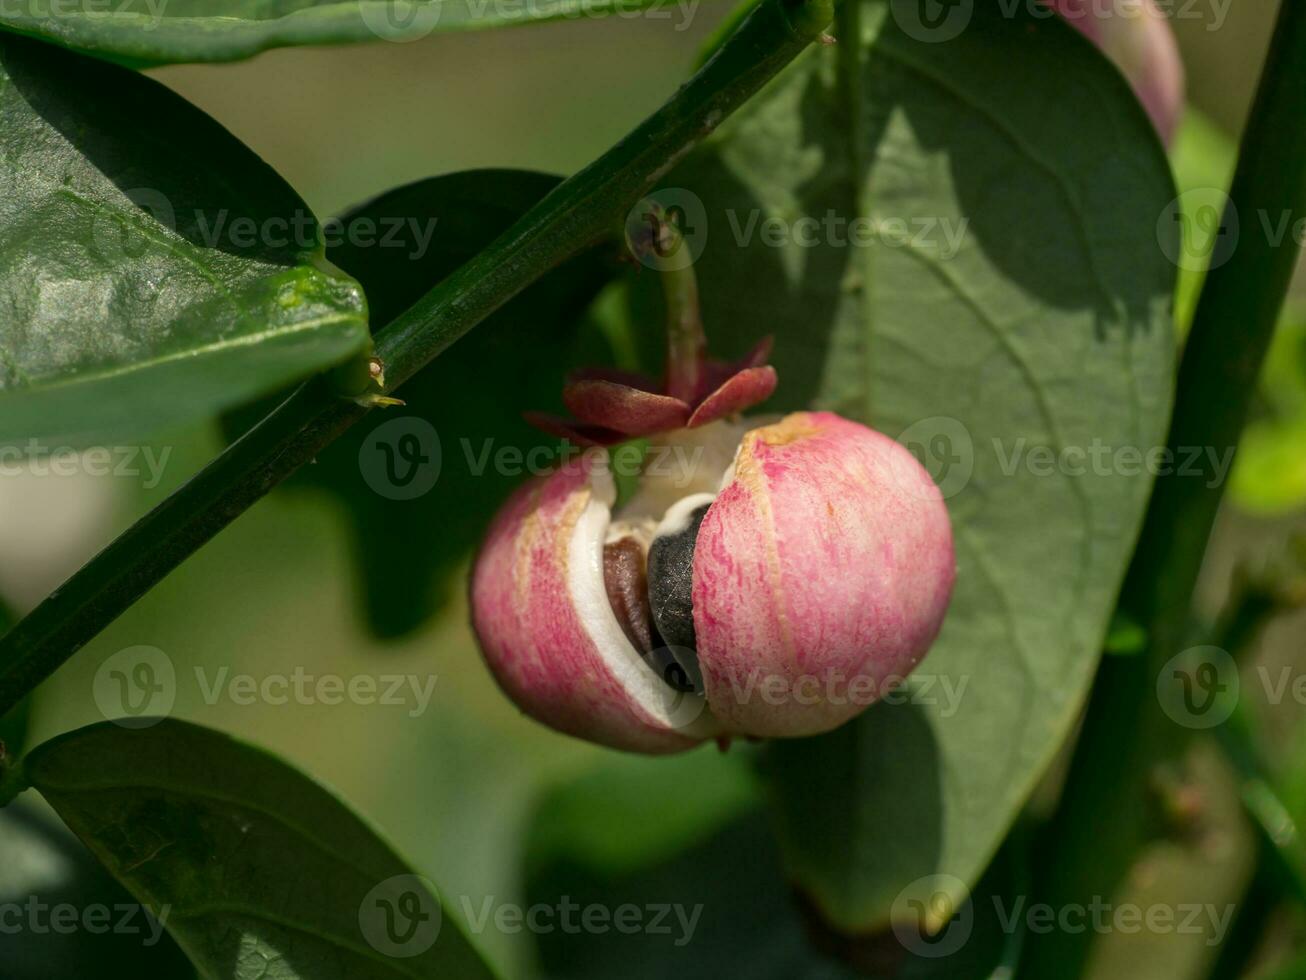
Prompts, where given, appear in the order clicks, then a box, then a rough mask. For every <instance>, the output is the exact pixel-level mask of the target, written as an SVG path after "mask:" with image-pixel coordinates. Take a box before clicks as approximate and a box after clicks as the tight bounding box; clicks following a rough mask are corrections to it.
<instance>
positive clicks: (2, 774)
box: [0, 758, 28, 809]
mask: <svg viewBox="0 0 1306 980" xmlns="http://www.w3.org/2000/svg"><path fill="white" fill-rule="evenodd" d="M27 787H28V782H27V774H26V773H25V772H24V771H23V764H22V763H21V762H18V761H16V760H14V759H12V758H4V759H0V809H2V808H4V807H7V806H8V805H9V804H10V803H12V802H13V801H14V800H15V799H16V798H17V797H18V794H19V793H21V792H22V791H23V790H25V789H27Z"/></svg>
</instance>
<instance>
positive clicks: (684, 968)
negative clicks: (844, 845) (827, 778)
mask: <svg viewBox="0 0 1306 980" xmlns="http://www.w3.org/2000/svg"><path fill="white" fill-rule="evenodd" d="M749 754H750V753H747V752H746V751H741V748H740V747H736V748H734V749H732V750H731V751H730V752H729V753H728V754H727V755H721V754H719V753H717V752H715V751H713V750H711V749H702V750H699V751H697V752H693V753H689V754H686V755H682V756H676V757H673V758H657V759H647V758H635V757H629V756H623V757H619V758H613V759H612V760H610V761H608V762H606V763H605V764H603V765H602V766H601V767H598V768H596V769H594V770H592V771H589V772H586V773H583V774H581V775H580V776H579V777H577V778H574V779H572V780H569V781H567V782H565V783H562V784H559V785H557V786H554V787H552V788H551V789H550V790H549V792H548V793H547V794H546V795H545V796H544V798H543V799H542V800H541V801H540V803H539V804H538V805H537V807H536V809H535V812H534V815H533V817H532V820H531V824H530V829H529V831H528V833H527V838H526V860H525V873H524V880H525V883H526V904H527V907H528V908H529V907H542V908H548V909H554V910H557V912H556V914H557V915H559V916H560V915H561V914H562V910H563V909H565V908H567V907H568V905H567V904H566V903H570V908H571V916H572V917H573V920H575V921H579V922H584V921H585V916H586V915H591V916H593V915H597V914H600V913H598V912H597V911H596V912H587V911H586V910H587V909H595V910H599V909H603V910H607V912H606V917H607V918H610V919H612V920H614V922H613V924H612V925H611V926H610V927H608V928H596V929H593V930H590V931H589V932H590V934H589V935H587V936H586V937H585V941H584V942H583V943H582V942H577V941H576V939H575V937H574V936H572V935H570V934H568V932H567V928H566V922H565V921H564V922H562V923H561V924H560V926H559V927H558V928H555V929H553V930H540V931H539V932H538V933H537V935H536V943H537V947H538V950H539V958H540V962H541V966H542V968H543V973H544V975H545V976H547V977H549V978H553V980H562V978H569V980H590V978H593V980H607V978H609V977H614V976H621V977H623V978H630V980H641V978H649V980H661V978H665V977H678V978H682V977H683V978H685V980H698V978H702V980H716V978H718V977H722V976H730V977H735V976H746V977H749V978H755V980H799V978H801V980H845V978H852V977H854V976H859V975H860V976H895V977H903V978H917V980H927V978H939V980H942V978H947V980H972V978H973V980H980V978H985V977H988V976H989V975H990V972H991V971H992V969H993V967H994V965H995V964H996V963H997V962H998V960H999V959H1000V958H1002V957H1003V956H1004V954H1005V952H1006V947H1009V946H1010V945H1011V939H1012V937H1013V936H1014V935H1015V933H1014V931H1013V930H1010V929H1008V930H1004V928H1003V916H1004V915H1008V916H1013V917H1014V918H1016V919H1018V918H1019V915H1020V909H1021V906H1019V905H1016V904H1013V902H1014V900H1013V898H1012V897H1011V895H1010V892H1013V891H1019V889H1018V888H1017V884H1018V882H1017V880H1016V877H1015V875H1014V874H1013V871H1014V868H1013V864H1014V862H1012V861H1007V862H1003V863H1002V864H1001V866H1000V870H999V872H998V873H995V874H990V875H989V876H988V878H989V880H988V881H986V882H985V883H984V886H983V890H982V892H980V891H977V894H976V896H975V898H974V900H973V902H972V903H971V904H970V905H968V906H966V907H965V908H963V909H961V910H959V912H958V915H957V921H956V923H955V925H954V926H953V929H955V931H952V930H949V932H948V933H947V934H946V935H945V936H944V937H943V939H942V940H931V939H928V938H922V937H921V936H920V935H919V933H913V932H911V931H905V930H904V931H901V932H900V933H892V932H889V933H883V932H882V933H877V934H874V935H866V936H839V935H836V934H834V933H832V932H830V931H829V930H827V929H825V928H824V926H822V925H821V924H820V923H819V922H814V921H811V920H810V919H807V917H806V916H805V909H804V908H803V905H802V902H801V900H800V901H795V896H794V895H793V893H792V891H791V889H790V888H789V887H787V885H786V882H785V880H784V874H783V871H782V868H781V862H780V854H779V852H778V849H777V847H776V843H775V840H774V837H773V835H771V834H770V833H769V831H768V828H767V826H766V822H765V821H764V819H763V815H762V812H761V807H760V806H759V804H760V800H759V799H758V797H757V795H756V793H755V790H754V787H753V781H752V778H751V774H750V773H749V767H748V765H747V762H748V759H747V756H748V755H749ZM998 887H1001V888H1003V889H1004V890H1005V891H1006V892H1007V894H1003V895H1002V897H1001V904H1000V903H999V899H998V893H997V891H996V889H997V888H998ZM1023 893H1024V894H1028V886H1027V883H1026V884H1025V887H1024V891H1023ZM617 910H624V914H625V915H627V916H633V917H634V918H635V920H637V921H636V922H634V923H626V924H625V928H624V929H622V928H617V927H616V922H615V920H616V918H617V915H618V914H619V913H618V911H617ZM655 917H656V919H655ZM805 919H807V920H806V921H805ZM1007 933H1010V934H1007ZM854 963H855V964H858V965H860V966H861V967H862V970H861V972H860V973H859V972H855V971H854V970H853V969H851V968H850V964H854ZM994 975H995V976H996V975H997V974H994Z"/></svg>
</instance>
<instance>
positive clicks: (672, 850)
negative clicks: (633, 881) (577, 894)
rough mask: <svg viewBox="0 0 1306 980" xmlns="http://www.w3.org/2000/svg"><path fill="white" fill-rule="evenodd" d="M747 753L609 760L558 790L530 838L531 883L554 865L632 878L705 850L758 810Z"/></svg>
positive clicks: (542, 806) (540, 807)
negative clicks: (736, 822)
mask: <svg viewBox="0 0 1306 980" xmlns="http://www.w3.org/2000/svg"><path fill="white" fill-rule="evenodd" d="M758 802H759V799H758V793H757V786H756V780H755V779H754V777H753V774H752V773H751V771H750V769H749V766H748V764H747V762H746V760H745V759H744V756H743V753H742V752H740V751H734V752H730V753H724V754H723V753H719V752H716V751H713V750H711V749H701V750H699V751H695V752H688V753H685V754H683V755H679V756H672V757H667V758H662V757H658V758H649V757H644V756H632V755H613V756H609V757H605V759H604V762H603V764H602V765H600V766H596V767H595V768H594V769H592V770H590V771H587V772H584V773H582V774H580V775H579V776H577V777H575V778H573V779H571V780H570V781H568V782H566V783H562V784H560V785H558V786H555V787H552V788H551V789H550V790H549V792H548V793H546V794H545V795H544V796H543V798H542V799H541V800H540V801H539V802H538V804H537V805H536V808H535V815H534V819H533V820H532V822H531V827H530V832H529V834H528V836H527V840H526V870H527V875H528V877H529V876H530V875H532V874H534V873H535V872H536V871H538V870H540V869H542V868H545V867H547V866H549V865H552V864H554V863H556V862H564V863H567V864H571V865H576V866H578V867H581V868H584V869H586V870H588V871H592V872H593V873H595V874H609V875H622V874H630V873H633V872H636V871H639V870H641V869H643V868H646V867H648V866H650V865H653V864H656V863H657V862H659V861H662V860H666V859H668V858H671V857H673V856H675V855H676V854H678V853H679V852H681V851H683V850H685V849H686V848H688V847H690V846H692V845H695V844H701V843H702V842H703V841H705V840H706V839H708V838H709V837H710V836H711V835H712V834H713V833H715V832H716V831H718V830H720V829H721V827H723V826H725V825H726V824H727V823H729V822H730V821H731V820H733V819H734V818H736V817H739V816H741V815H742V814H744V813H747V812H751V811H753V810H755V809H756V808H757V804H758Z"/></svg>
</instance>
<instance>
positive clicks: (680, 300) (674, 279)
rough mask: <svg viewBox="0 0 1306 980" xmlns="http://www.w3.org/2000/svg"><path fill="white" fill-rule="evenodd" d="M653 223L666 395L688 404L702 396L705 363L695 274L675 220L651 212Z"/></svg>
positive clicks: (683, 237)
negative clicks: (664, 332) (663, 321)
mask: <svg viewBox="0 0 1306 980" xmlns="http://www.w3.org/2000/svg"><path fill="white" fill-rule="evenodd" d="M650 217H651V220H652V221H653V222H654V223H655V224H656V225H657V231H656V232H655V235H656V241H655V242H654V249H655V255H654V257H653V261H654V264H655V265H656V267H657V270H658V278H659V279H661V280H662V296H663V299H664V300H665V302H666V307H667V369H666V390H667V394H668V395H670V396H671V397H673V398H679V399H680V400H681V401H685V402H689V403H690V404H691V405H692V404H694V403H695V402H697V401H698V399H699V398H700V397H701V396H702V395H703V390H702V389H703V371H704V368H705V367H706V365H707V336H706V334H705V333H704V331H703V314H702V310H701V309H700V307H699V302H698V277H697V276H695V275H694V263H693V260H692V257H691V256H690V254H689V251H688V250H689V245H688V244H687V243H686V242H685V236H684V235H682V234H681V233H680V229H679V228H677V227H676V223H675V222H674V221H672V220H671V219H670V218H669V217H667V216H665V215H662V214H659V213H653V214H651V215H650Z"/></svg>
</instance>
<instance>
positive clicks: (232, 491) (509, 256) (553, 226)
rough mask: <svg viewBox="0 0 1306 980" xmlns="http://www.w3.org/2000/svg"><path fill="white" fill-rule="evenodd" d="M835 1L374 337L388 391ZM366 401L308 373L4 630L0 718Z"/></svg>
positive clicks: (723, 113)
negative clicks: (340, 394)
mask: <svg viewBox="0 0 1306 980" xmlns="http://www.w3.org/2000/svg"><path fill="white" fill-rule="evenodd" d="M831 13H832V12H831V0H766V2H764V3H763V4H761V5H760V6H759V7H758V8H757V9H756V10H754V11H753V12H752V13H751V14H750V15H749V16H748V18H747V19H745V20H744V22H743V23H742V24H740V26H739V29H738V30H737V31H735V33H734V34H733V35H732V36H731V38H730V39H729V41H727V42H726V43H725V44H724V45H723V46H722V47H721V48H720V49H719V50H718V51H717V52H716V54H715V55H714V56H713V57H712V58H711V59H710V60H709V61H708V62H707V63H706V64H704V65H703V67H702V68H701V69H700V70H699V71H698V72H697V73H696V74H695V75H694V76H693V78H691V79H690V80H689V82H687V83H686V84H685V85H684V86H683V87H682V88H681V89H680V90H679V91H678V92H677V93H676V94H675V95H674V96H673V97H672V98H671V100H670V101H668V102H667V103H666V104H665V105H663V106H662V108H660V109H659V110H658V111H657V112H655V113H654V114H653V115H652V116H650V117H649V118H648V119H647V120H645V121H644V122H643V123H642V124H641V125H640V126H638V127H637V128H636V129H635V130H634V131H632V132H631V133H630V134H629V135H628V136H626V138H625V139H623V140H622V141H621V142H620V143H618V144H617V145H616V146H614V147H612V148H611V149H610V150H608V151H607V152H606V153H604V154H603V156H601V157H599V159H597V160H596V161H595V162H594V163H592V164H590V165H589V166H588V167H586V168H585V169H584V170H582V171H580V172H579V173H577V174H575V175H573V176H572V177H570V178H568V179H567V180H565V181H563V183H561V184H560V185H558V187H556V188H555V189H554V190H553V191H552V192H551V193H550V194H549V195H548V196H547V197H545V198H544V200H542V201H540V202H539V204H537V205H536V206H535V207H533V208H532V209H531V210H530V211H529V212H528V213H527V214H526V215H524V216H523V217H522V218H521V220H519V221H518V222H517V223H516V224H514V225H513V226H512V227H511V228H509V229H508V230H507V231H506V232H505V233H504V234H503V235H501V236H500V237H499V238H497V239H496V240H495V241H494V242H492V243H491V244H490V245H489V246H488V247H487V248H486V249H485V250H484V251H482V252H481V253H479V254H478V255H477V256H476V257H475V258H473V259H472V260H471V261H469V262H468V263H467V264H466V265H464V266H462V267H461V268H459V269H458V270H457V271H455V272H454V273H453V274H451V275H450V276H449V277H448V278H446V279H445V280H443V281H442V282H440V283H439V284H438V285H437V286H436V287H435V288H434V289H432V290H431V291H430V292H429V293H427V294H426V295H425V296H424V297H423V298H422V299H420V300H419V301H418V302H417V303H416V304H415V305H414V306H412V307H411V308H410V309H409V310H407V311H406V312H405V313H403V314H402V315H401V316H399V317H398V318H397V319H396V320H395V321H394V322H393V323H392V324H390V326H389V327H387V328H386V329H385V330H383V331H381V332H380V333H379V334H378V336H377V343H376V353H377V356H378V357H379V358H380V359H381V361H382V362H383V363H384V365H385V375H386V388H385V390H386V392H387V393H388V392H390V391H392V390H393V389H395V388H396V387H398V386H399V385H402V384H403V383H404V382H405V381H407V380H408V379H410V378H411V377H412V376H413V375H414V374H416V373H417V372H418V371H419V370H421V369H422V368H423V367H424V366H425V365H426V364H428V363H429V362H430V361H431V360H433V359H434V358H435V357H437V356H438V355H439V354H441V353H442V352H443V351H444V350H446V349H447V348H448V347H449V345H451V344H452V343H453V342H454V341H456V340H457V339H458V338H459V337H461V336H463V335H464V334H466V333H467V331H469V330H471V329H472V328H473V327H474V326H476V325H477V324H478V323H480V322H481V321H482V320H484V319H485V318H486V317H488V316H489V315H490V314H491V313H493V312H494V311H495V310H497V309H498V308H499V307H501V306H502V305H503V304H504V303H506V302H507V301H508V300H510V299H512V297H513V296H515V295H516V294H517V293H518V292H520V291H521V290H522V289H524V288H525V287H527V286H528V285H530V284H531V283H532V282H534V281H535V280H537V279H539V278H540V277H541V276H542V275H544V274H545V273H546V272H548V271H549V270H550V269H552V268H554V267H555V266H557V265H558V264H559V263H561V262H562V261H563V260H565V259H567V258H568V257H570V256H571V255H573V254H575V253H576V252H578V251H580V250H581V249H583V248H585V247H587V246H588V245H591V244H592V243H594V242H595V241H598V240H599V239H601V238H603V237H604V236H605V235H607V234H608V233H610V232H611V231H613V230H615V229H616V228H617V227H619V226H620V223H621V220H622V218H623V217H624V216H625V214H626V212H627V211H628V210H629V209H630V208H631V207H632V206H633V205H634V204H635V203H636V202H637V201H639V200H640V199H641V198H642V197H643V196H644V195H646V194H647V193H648V192H649V191H650V190H651V189H652V188H653V187H654V185H655V183H656V182H657V180H658V179H659V178H660V177H661V176H662V175H663V174H664V173H665V172H666V170H667V167H668V165H669V163H670V162H672V161H675V160H677V159H679V158H680V157H681V156H682V155H683V154H684V153H686V152H687V151H688V150H689V149H690V148H691V147H693V146H694V145H695V144H697V143H698V142H699V141H700V140H702V139H703V138H704V137H705V136H707V135H708V134H709V133H711V132H712V131H713V130H714V129H715V128H716V126H717V125H719V124H720V122H721V121H722V120H723V119H725V118H726V117H727V116H728V115H729V114H730V113H731V112H733V111H734V110H735V109H737V108H738V107H739V106H740V105H741V104H743V103H744V102H745V101H746V100H747V99H748V98H749V96H751V95H752V94H753V93H754V92H756V91H757V90H758V89H759V88H760V87H761V86H762V85H763V84H764V83H765V82H766V81H767V80H768V79H770V78H771V77H773V76H774V75H775V74H776V73H777V72H778V71H780V69H781V68H783V67H784V66H785V65H786V64H788V63H789V62H790V61H792V60H793V59H794V58H795V57H797V55H798V54H799V53H800V52H801V51H802V50H803V49H804V48H806V47H807V45H808V44H810V43H811V41H812V40H814V39H815V38H816V37H818V36H819V35H820V34H821V32H822V31H823V30H824V29H825V27H826V26H827V25H828V23H829V21H830V17H831ZM366 412H367V409H365V408H362V407H360V406H358V405H356V404H354V403H353V402H349V401H341V400H340V399H338V398H335V397H333V396H332V395H331V394H330V392H329V391H328V390H327V389H326V387H325V386H324V385H321V384H320V383H315V382H310V383H308V384H306V385H304V386H303V387H301V388H300V389H299V390H298V391H296V392H295V394H293V395H292V396H291V397H290V398H289V399H288V400H287V401H286V402H284V403H283V404H282V405H281V406H280V407H279V408H277V409H276V410H275V411H274V412H273V413H272V414H271V415H269V416H268V417H267V418H265V419H264V420H263V421H262V422H260V423H259V424H258V426H256V427H255V428H254V429H253V430H251V431H250V432H249V433H247V434H246V435H245V436H244V437H243V438H241V439H240V440H239V441H237V442H236V443H234V444H232V445H231V446H230V447H229V448H228V449H227V450H226V451H225V452H224V453H222V454H221V455H220V456H219V457H218V458H217V459H215V460H214V461H213V462H211V463H210V464H209V465H208V466H206V467H205V468H204V469H203V470H201V471H200V472H199V474H197V475H196V476H195V477H194V478H193V479H191V481H190V482H189V483H187V484H186V485H185V486H183V487H182V488H180V489H179V490H178V491H177V492H176V493H174V494H173V495H172V496H171V497H169V498H168V499H167V500H166V501H164V502H163V503H162V504H160V505H159V506H158V507H156V508H155V509H154V510H153V511H151V512H150V513H149V514H147V515H146V516H145V517H143V518H142V519H141V520H140V521H138V522H137V523H136V524H135V525H133V526H132V527H131V528H129V529H128V530H127V531H126V532H125V533H124V534H123V535H122V536H121V537H119V538H118V539H117V540H115V541H114V542H113V543H112V544H110V545H109V546H108V547H107V548H105V549H104V551H102V552H100V553H99V554H98V555H97V556H96V557H95V558H93V559H91V561H90V563H89V564H87V565H86V566H85V567H83V568H82V569H81V570H80V571H78V572H77V573H76V574H75V575H73V577H72V578H70V579H69V580H68V581H67V582H65V583H64V584H63V585H62V586H60V587H59V588H58V589H57V590H56V591H55V592H53V593H52V594H51V595H50V596H48V597H47V598H46V599H45V600H44V601H43V602H42V603H41V604H40V605H39V606H37V607H36V609H34V610H33V611H32V612H31V613H30V614H29V615H28V616H27V617H26V618H25V619H23V620H22V621H21V622H20V623H19V624H18V625H17V626H15V627H14V628H13V629H11V630H10V631H9V632H8V633H6V634H5V635H4V637H3V638H0V715H3V714H4V713H5V712H6V711H8V709H9V708H11V707H12V706H13V705H15V704H16V703H17V702H18V701H19V700H20V699H21V698H22V697H23V695H24V694H26V693H27V692H28V691H30V690H31V689H32V688H34V687H35V686H36V685H37V684H39V683H40V682H41V681H42V680H44V679H45V678H46V677H48V676H49V675H50V674H51V673H53V672H54V670H55V669H56V668H58V667H59V665H60V664H62V663H63V662H64V661H66V660H67V659H68V658H69V657H71V656H72V655H73V654H74V653H75V652H76V651H77V650H78V649H79V648H81V647H82V646H83V645H84V644H85V643H86V642H87V641H89V640H90V639H91V638H93V637H94V636H95V635H96V634H98V633H99V632H100V631H101V630H102V629H104V628H105V626H107V625H108V624H109V623H111V622H112V621H113V620H114V619H116V618H117V617H118V616H119V615H121V614H122V613H123V611H124V610H126V609H127V608H129V607H130V606H131V605H132V604H133V603H134V602H135V601H136V600H137V599H139V598H140V597H141V596H143V595H144V594H145V593H146V592H148V591H149V590H150V589H151V588H153V586H154V585H156V584H157V583H158V582H159V581H160V580H161V579H162V578H163V577H164V576H165V575H167V574H168V573H169V572H170V571H172V570H173V569H174V568H176V567H177V566H178V565H180V564H181V563H182V562H183V561H184V560H185V559H186V558H187V557H189V556H190V555H191V554H193V553H194V552H195V551H197V550H198V549H199V548H200V547H201V546H202V545H203V544H204V543H205V542H207V541H208V540H209V539H210V538H212V537H213V536H214V535H215V534H217V533H218V532H219V531H220V530H222V528H224V527H226V526H227V525H228V524H230V523H231V522H232V521H233V520H234V519H235V518H236V517H238V516H239V515H240V514H242V513H243V512H244V511H245V510H246V509H248V508H249V507H250V506H251V505H252V504H253V503H254V502H255V501H257V500H258V499H259V498H261V497H262V496H263V495H264V494H266V493H267V492H268V491H270V490H271V489H272V488H273V487H275V486H276V485H277V484H278V483H280V482H281V481H282V480H284V479H285V478H286V477H288V476H289V475H290V474H291V473H293V472H294V471H295V470H297V469H298V468H299V467H300V466H302V465H303V464H304V463H307V462H308V461H309V460H311V459H312V458H313V457H314V456H315V455H316V454H317V453H318V452H320V451H321V450H322V449H323V448H325V447H326V446H327V445H329V444H330V443H331V442H332V441H333V440H334V439H336V438H337V437H338V436H339V435H340V434H341V433H342V432H344V431H345V429H347V428H349V426H351V425H352V424H354V423H355V422H357V421H358V420H359V419H360V418H362V416H363V415H365V414H366Z"/></svg>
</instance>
